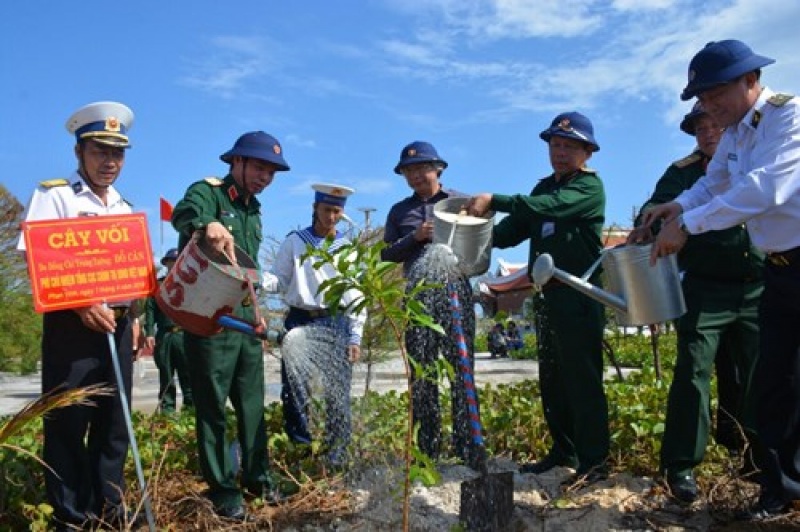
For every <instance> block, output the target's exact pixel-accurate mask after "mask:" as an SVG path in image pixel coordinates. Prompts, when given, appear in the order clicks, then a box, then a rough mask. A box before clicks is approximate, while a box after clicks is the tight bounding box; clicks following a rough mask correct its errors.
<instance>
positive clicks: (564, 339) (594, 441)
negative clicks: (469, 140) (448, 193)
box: [467, 112, 609, 482]
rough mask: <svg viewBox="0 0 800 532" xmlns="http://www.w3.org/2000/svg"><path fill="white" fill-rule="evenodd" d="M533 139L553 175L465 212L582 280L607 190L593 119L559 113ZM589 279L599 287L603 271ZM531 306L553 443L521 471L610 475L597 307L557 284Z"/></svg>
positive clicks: (595, 253)
mask: <svg viewBox="0 0 800 532" xmlns="http://www.w3.org/2000/svg"><path fill="white" fill-rule="evenodd" d="M539 137H540V138H541V139H542V140H543V141H545V142H546V143H547V145H548V154H549V158H550V165H551V166H552V168H553V173H552V174H551V175H549V176H548V177H545V178H544V179H541V180H540V181H539V182H538V183H537V184H536V186H535V187H534V188H533V190H532V191H531V193H530V194H514V195H512V196H507V195H501V194H488V193H484V194H479V195H477V196H475V197H473V198H472V199H470V200H469V203H468V204H467V212H468V213H469V214H472V215H474V216H481V215H483V214H484V213H485V212H487V211H488V210H490V209H491V210H494V211H498V212H507V213H509V215H508V216H506V217H505V218H504V219H503V220H501V221H500V223H498V224H497V225H496V226H495V228H494V231H493V233H492V239H493V245H494V247H498V248H507V247H511V246H516V245H517V244H519V243H521V242H523V241H525V240H530V265H533V263H534V262H535V259H536V258H537V256H539V255H540V254H543V253H549V254H551V255H552V256H553V259H554V260H555V262H556V263H557V264H560V265H561V267H562V268H564V269H565V270H566V271H568V272H570V273H572V274H573V275H581V273H582V272H584V271H586V270H587V269H588V268H589V267H590V266H591V265H592V264H593V263H594V262H595V261H596V260H597V259H598V257H599V256H600V250H601V249H602V244H601V239H600V235H601V231H602V228H603V221H604V219H605V214H604V211H605V199H606V198H605V191H604V188H603V182H602V181H601V180H600V178H599V177H598V176H597V173H596V172H595V171H594V170H590V169H589V168H587V166H586V163H587V162H588V160H589V158H590V157H591V156H592V155H593V154H594V152H596V151H598V150H599V149H600V146H599V145H598V144H597V141H595V138H594V128H593V126H592V123H591V121H590V120H589V119H588V118H587V117H585V116H584V115H582V114H580V113H577V112H569V113H561V114H559V115H558V116H556V117H555V119H553V121H552V123H551V124H550V127H548V128H547V129H545V130H544V131H542V132H541V134H540V135H539ZM590 281H592V283H593V284H595V285H596V284H598V282H599V274H598V273H595V274H594V275H593V276H592V277H591V278H590ZM535 305H536V316H537V325H536V329H537V331H538V332H539V335H538V344H539V345H538V347H539V381H540V386H541V393H542V405H543V407H544V415H545V419H546V420H547V426H548V428H549V429H550V436H551V438H552V444H551V447H550V450H549V452H548V453H547V455H545V456H544V457H543V458H542V459H541V460H539V461H537V462H533V463H529V464H525V465H523V466H522V467H521V468H520V472H521V473H534V474H540V473H544V472H546V471H549V470H551V469H553V468H555V467H557V466H568V467H575V468H576V469H577V476H576V477H574V478H571V479H570V480H582V481H584V482H594V481H597V480H602V479H603V478H605V477H606V476H607V475H608V470H607V465H606V459H607V458H608V452H609V429H608V405H607V402H606V396H605V392H604V390H603V347H602V342H603V323H604V311H603V306H602V305H601V304H600V303H598V302H597V301H594V300H593V299H590V298H589V297H587V296H586V295H584V294H582V293H579V292H576V291H574V290H570V289H567V285H565V284H562V283H560V282H555V281H550V282H548V283H547V284H546V285H545V286H543V287H542V292H541V297H539V298H536V301H535ZM575 331H581V333H580V334H575Z"/></svg>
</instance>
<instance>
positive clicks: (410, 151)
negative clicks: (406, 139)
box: [408, 148, 417, 157]
mask: <svg viewBox="0 0 800 532" xmlns="http://www.w3.org/2000/svg"><path fill="white" fill-rule="evenodd" d="M416 154H417V150H415V149H414V148H410V149H409V150H408V156H409V157H414V156H415V155H416Z"/></svg>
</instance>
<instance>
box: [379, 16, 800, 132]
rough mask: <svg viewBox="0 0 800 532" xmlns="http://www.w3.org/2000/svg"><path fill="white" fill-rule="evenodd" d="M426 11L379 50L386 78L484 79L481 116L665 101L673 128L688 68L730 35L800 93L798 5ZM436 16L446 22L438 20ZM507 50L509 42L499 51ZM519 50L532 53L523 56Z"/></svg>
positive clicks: (682, 105) (467, 81)
mask: <svg viewBox="0 0 800 532" xmlns="http://www.w3.org/2000/svg"><path fill="white" fill-rule="evenodd" d="M423 5H424V10H423V11H424V15H425V16H421V14H420V13H417V17H418V18H417V25H416V27H418V33H416V34H411V35H410V36H409V37H408V39H407V40H400V39H395V40H392V41H391V46H384V47H383V48H382V50H383V51H384V52H386V53H385V54H384V55H383V57H382V59H383V60H384V61H385V62H386V71H387V72H388V73H391V74H393V75H395V76H402V77H414V78H416V79H421V80H427V81H428V82H429V83H430V84H435V83H439V82H441V81H442V80H447V81H448V82H449V83H450V84H455V85H458V84H459V83H461V84H464V85H467V84H474V83H475V82H476V81H477V82H478V83H481V85H480V87H482V88H484V89H483V90H484V92H485V93H486V94H488V95H490V96H491V98H492V99H493V101H492V102H487V103H486V108H484V109H480V110H476V114H477V113H479V114H480V116H481V118H482V119H485V118H487V116H495V117H503V116H508V114H509V113H513V112H514V110H517V111H520V110H522V111H525V112H530V111H542V110H550V111H552V110H556V109H559V110H560V109H564V108H583V109H587V108H597V107H602V106H604V105H605V104H606V102H607V101H608V100H609V99H615V100H618V101H624V100H633V101H651V100H655V101H659V102H662V104H663V103H666V104H667V106H668V107H671V108H672V109H670V110H669V111H668V112H667V113H666V116H669V117H671V118H674V119H677V117H680V116H682V114H683V112H684V111H685V108H686V104H685V102H681V101H680V100H679V98H678V96H679V94H680V91H681V89H682V88H683V86H684V85H685V82H686V71H687V67H688V63H689V60H690V59H691V57H692V56H693V55H694V54H695V53H696V52H697V51H698V50H699V49H700V48H702V46H703V45H704V44H705V43H706V42H708V41H710V40H720V39H724V38H738V39H741V40H743V41H745V42H747V43H748V44H750V45H751V46H752V47H753V48H754V50H756V52H760V53H763V54H766V55H770V54H772V56H773V57H776V58H778V59H779V61H780V63H783V67H782V68H781V69H780V72H779V73H778V74H777V75H776V78H775V79H778V80H780V81H782V82H784V85H785V84H786V83H787V82H788V83H789V84H790V87H788V88H784V90H788V89H790V88H796V87H798V86H800V74H796V73H797V72H800V70H798V68H797V67H798V65H800V56H798V54H797V52H796V50H795V48H796V42H797V38H796V29H795V26H796V24H795V21H796V20H797V19H798V17H800V3H792V4H791V5H789V4H785V3H784V4H780V5H779V4H765V3H763V2H752V1H748V0H733V1H730V0H709V1H706V2H700V1H696V0H602V1H601V0H593V1H582V0H546V1H542V0H492V1H489V0H478V1H471V2H470V1H463V2H455V1H453V0H439V1H436V0H427V1H425V2H424V3H423ZM437 9H438V10H439V11H440V12H441V17H442V18H437V17H433V18H431V17H430V13H431V12H435V11H436V10H437ZM443 21H444V23H445V24H444V25H442V22H443ZM429 27H436V28H437V29H438V31H437V36H438V39H437V40H433V39H430V38H427V37H426V36H427V35H428V33H426V32H427V31H429ZM502 41H513V42H509V43H504V44H506V46H496V45H497V44H499V43H501V42H502ZM384 44H386V43H384ZM507 44H512V46H513V48H511V50H512V53H513V52H517V53H516V54H515V55H511V54H509V46H507ZM520 50H524V51H529V53H528V54H527V57H526V55H525V54H524V53H522V52H520ZM500 54H505V55H500ZM780 63H779V64H780ZM770 68H774V67H770ZM776 70H777V69H776ZM766 79H767V81H769V78H766Z"/></svg>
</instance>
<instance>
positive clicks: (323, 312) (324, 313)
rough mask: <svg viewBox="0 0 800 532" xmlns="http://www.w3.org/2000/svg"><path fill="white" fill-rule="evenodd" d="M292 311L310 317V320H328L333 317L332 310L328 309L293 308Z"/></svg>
mask: <svg viewBox="0 0 800 532" xmlns="http://www.w3.org/2000/svg"><path fill="white" fill-rule="evenodd" d="M291 310H292V312H295V313H297V314H301V315H304V316H308V317H309V318H327V317H328V316H330V315H331V311H330V309H327V308H318V309H310V310H309V309H304V308H300V307H292V308H291Z"/></svg>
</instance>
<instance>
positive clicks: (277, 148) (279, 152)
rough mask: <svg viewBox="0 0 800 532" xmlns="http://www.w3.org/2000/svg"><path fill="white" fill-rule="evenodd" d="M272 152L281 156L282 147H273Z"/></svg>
mask: <svg viewBox="0 0 800 532" xmlns="http://www.w3.org/2000/svg"><path fill="white" fill-rule="evenodd" d="M272 151H273V152H275V155H280V154H281V147H280V146H278V145H277V144H275V145H274V146H273V147H272Z"/></svg>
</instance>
